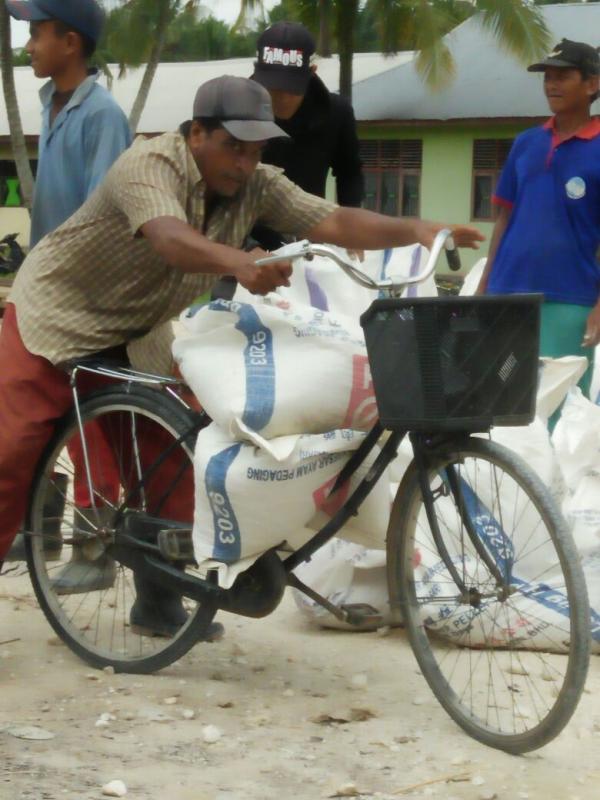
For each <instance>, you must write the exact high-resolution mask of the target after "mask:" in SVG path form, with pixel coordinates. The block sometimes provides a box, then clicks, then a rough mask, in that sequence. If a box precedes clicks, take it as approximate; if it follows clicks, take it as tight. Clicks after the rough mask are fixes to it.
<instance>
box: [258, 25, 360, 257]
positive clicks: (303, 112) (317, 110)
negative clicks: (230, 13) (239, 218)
mask: <svg viewBox="0 0 600 800" xmlns="http://www.w3.org/2000/svg"><path fill="white" fill-rule="evenodd" d="M314 52H315V42H314V39H313V37H312V36H311V34H310V33H309V31H308V30H307V29H306V28H305V27H304V26H303V25H300V24H299V23H295V22H278V23H276V24H275V25H272V26H271V27H270V28H267V30H265V31H264V33H262V34H261V36H260V38H259V40H258V51H257V60H256V63H255V68H254V75H253V76H252V78H253V79H254V80H255V81H257V82H258V83H260V84H262V85H263V86H264V87H265V89H267V90H268V92H269V94H270V95H271V102H272V103H273V113H274V115H275V118H276V120H277V124H278V125H279V127H280V128H282V129H283V130H284V131H285V132H286V133H287V134H289V136H290V138H289V139H274V140H272V141H271V142H269V143H268V145H267V147H266V149H265V152H264V154H263V158H262V161H263V163H265V164H274V165H275V166H277V167H282V169H283V171H284V174H285V175H286V177H288V178H289V179H290V180H292V181H293V182H294V183H296V184H297V185H298V186H300V187H301V188H302V189H304V190H305V191H307V192H310V193H311V194H316V195H318V196H320V197H324V196H325V186H326V182H327V175H328V173H329V170H330V169H331V170H332V171H333V174H334V177H335V183H336V190H337V198H336V199H337V202H338V203H339V205H342V206H360V204H361V202H362V199H363V192H364V185H363V176H362V170H361V161H360V157H359V144H358V137H357V134H356V122H355V119H354V113H353V111H352V106H351V105H350V104H349V103H348V102H347V101H346V100H344V99H343V98H342V97H340V96H339V95H337V94H333V93H331V92H330V91H329V90H328V89H327V87H326V86H325V84H324V83H323V82H322V81H321V79H320V78H319V77H317V75H316V67H315V66H314V65H313V66H311V64H310V59H311V56H312V55H313V54H314ZM255 238H256V239H257V240H258V241H259V242H260V243H261V245H262V246H263V247H265V248H266V249H269V250H270V249H274V248H275V247H278V246H279V245H280V244H281V238H280V237H278V236H277V235H276V234H274V233H273V232H269V233H268V234H267V233H266V232H265V230H264V229H260V230H256V231H255Z"/></svg>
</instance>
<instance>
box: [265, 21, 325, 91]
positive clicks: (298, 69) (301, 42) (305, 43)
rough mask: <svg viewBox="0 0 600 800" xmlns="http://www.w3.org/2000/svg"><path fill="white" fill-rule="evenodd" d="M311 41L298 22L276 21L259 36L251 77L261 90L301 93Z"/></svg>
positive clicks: (308, 73) (306, 77)
mask: <svg viewBox="0 0 600 800" xmlns="http://www.w3.org/2000/svg"><path fill="white" fill-rule="evenodd" d="M314 52H315V40H314V39H313V37H312V36H311V34H310V32H309V31H308V30H307V29H306V28H305V27H304V25H300V23H298V22H277V23H275V25H271V27H270V28H267V29H266V31H264V32H263V33H262V34H261V35H260V36H259V37H258V45H257V52H256V62H255V64H254V75H253V76H252V78H253V79H254V80H255V81H258V83H260V84H261V85H262V86H264V87H265V89H274V90H279V91H282V92H289V93H290V94H304V93H305V92H306V87H307V86H308V82H309V80H310V76H311V74H312V73H311V71H310V57H311V56H312V55H313V53H314Z"/></svg>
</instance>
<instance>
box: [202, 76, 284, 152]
mask: <svg viewBox="0 0 600 800" xmlns="http://www.w3.org/2000/svg"><path fill="white" fill-rule="evenodd" d="M193 113H194V118H197V117H214V118H215V119H218V120H220V121H221V124H222V125H223V127H224V128H225V130H226V131H228V132H229V133H230V134H231V135H232V136H235V138H236V139H240V140H241V141H242V142H260V141H262V140H264V139H275V138H277V137H279V136H287V133H285V131H282V130H281V128H280V127H279V126H278V125H276V124H275V121H274V117H273V107H272V106H271V98H270V97H269V93H268V92H267V90H266V89H263V87H262V86H259V84H258V83H256V82H255V81H252V80H250V79H249V78H235V77H233V75H223V76H221V77H220V78H213V79H212V80H210V81H207V82H206V83H203V84H202V86H201V87H200V88H199V89H198V91H197V92H196V98H195V100H194V112H193Z"/></svg>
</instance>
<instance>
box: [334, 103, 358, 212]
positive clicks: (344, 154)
mask: <svg viewBox="0 0 600 800" xmlns="http://www.w3.org/2000/svg"><path fill="white" fill-rule="evenodd" d="M334 110H335V113H336V114H339V116H340V119H339V123H338V124H339V136H338V140H337V143H336V148H335V155H334V158H333V161H332V163H331V168H332V170H333V174H334V175H335V184H336V190H337V202H338V204H339V205H340V206H350V207H354V208H359V207H360V204H361V203H362V200H363V197H364V180H363V174H362V163H361V160H360V145H359V142H358V135H357V133H356V120H355V119H354V112H353V111H352V106H350V105H349V104H347V103H345V102H344V101H339V103H336V105H335V107H334Z"/></svg>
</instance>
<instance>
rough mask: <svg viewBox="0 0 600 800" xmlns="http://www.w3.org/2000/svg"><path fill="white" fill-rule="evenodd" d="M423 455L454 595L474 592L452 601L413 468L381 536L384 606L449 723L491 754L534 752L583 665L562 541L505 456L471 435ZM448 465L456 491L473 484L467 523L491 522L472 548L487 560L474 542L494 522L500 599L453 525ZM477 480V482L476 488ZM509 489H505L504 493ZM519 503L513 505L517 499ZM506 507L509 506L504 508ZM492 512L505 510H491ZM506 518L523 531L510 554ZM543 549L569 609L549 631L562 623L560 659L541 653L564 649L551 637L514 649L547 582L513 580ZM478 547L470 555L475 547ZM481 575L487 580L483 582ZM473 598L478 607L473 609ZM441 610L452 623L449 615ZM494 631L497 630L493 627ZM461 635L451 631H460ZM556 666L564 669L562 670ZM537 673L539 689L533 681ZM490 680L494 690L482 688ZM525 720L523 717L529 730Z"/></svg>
mask: <svg viewBox="0 0 600 800" xmlns="http://www.w3.org/2000/svg"><path fill="white" fill-rule="evenodd" d="M429 456H430V459H429V460H428V464H429V467H428V479H429V486H430V487H433V488H434V489H435V490H436V491H437V492H438V494H437V496H436V497H435V499H434V505H435V504H437V505H435V515H436V517H435V518H436V520H438V525H439V528H440V531H441V532H442V535H443V537H444V545H445V546H447V548H448V550H449V551H450V554H451V559H452V563H453V564H455V565H457V569H458V573H459V577H460V578H461V580H464V582H463V589H464V587H467V588H468V586H469V583H468V582H469V581H470V582H471V589H470V590H469V592H476V593H477V592H478V593H479V595H478V597H479V606H472V605H470V603H469V602H467V601H466V598H469V597H473V596H474V595H472V594H470V593H467V592H466V591H463V593H462V595H461V594H460V590H459V588H458V586H457V584H456V581H455V580H454V578H451V573H450V571H449V570H448V568H447V567H446V565H445V563H444V560H443V558H442V559H440V556H439V552H438V548H437V547H436V546H435V542H434V537H433V534H432V532H431V528H430V523H429V521H428V520H427V518H426V510H425V507H424V506H425V504H424V502H423V495H422V490H421V485H420V481H419V475H418V470H417V467H416V465H415V462H414V461H413V462H412V464H411V465H410V467H409V468H408V470H407V472H406V474H405V476H404V479H403V481H402V484H401V486H400V488H399V491H398V494H397V496H396V499H395V501H394V505H393V510H392V515H391V519H390V525H389V529H388V536H387V559H388V587H389V593H390V602H391V606H392V608H394V609H396V610H398V611H399V612H400V613H401V615H402V617H403V620H404V623H405V625H406V627H407V631H408V636H409V640H410V643H411V646H412V649H413V652H414V654H415V657H416V659H417V661H418V664H419V666H420V669H421V672H422V674H423V676H424V677H425V679H426V680H427V682H428V684H429V686H430V688H431V690H432V691H433V693H434V695H435V696H436V698H437V699H438V700H439V702H440V703H441V705H442V706H443V707H444V709H445V710H446V711H447V713H448V714H449V715H450V717H451V718H452V719H453V720H454V721H455V722H456V723H457V724H458V725H460V726H461V727H462V728H463V729H464V730H465V731H466V732H467V733H468V734H469V735H470V736H472V737H473V738H475V739H476V740H478V741H480V742H482V743H483V744H486V745H489V746H490V747H494V748H497V749H500V750H504V751H506V752H508V753H512V754H519V753H524V752H528V751H530V750H534V749H536V748H539V747H541V746H543V745H544V744H546V743H547V742H549V741H550V740H551V739H553V738H554V737H555V736H556V735H557V734H558V733H559V732H560V731H561V730H562V729H563V728H564V726H565V725H566V724H567V722H568V721H569V719H570V718H571V716H572V714H573V712H574V710H575V708H576V706H577V703H578V701H579V698H580V696H581V692H582V691H583V687H584V683H585V678H586V674H587V668H588V663H589V655H590V627H589V619H590V617H589V605H588V599H587V592H586V587H585V579H584V575H583V571H582V569H581V565H580V562H579V557H578V554H577V551H576V548H575V545H574V542H573V539H572V536H571V534H570V531H569V529H568V526H567V524H566V522H565V520H564V518H563V517H562V515H561V514H560V511H559V510H558V508H557V506H556V504H555V503H554V501H553V499H552V497H551V495H550V494H549V492H548V490H547V489H546V487H545V486H544V484H543V483H542V482H541V480H540V479H539V478H538V477H537V476H536V475H535V474H534V473H533V472H532V470H530V469H529V467H528V466H527V465H526V464H525V463H524V462H523V461H522V460H521V459H520V458H519V457H518V456H516V455H515V454H514V453H512V452H511V451H509V450H508V449H507V448H505V447H503V446H501V445H498V444H497V443H494V442H491V441H488V440H485V439H483V438H478V437H470V438H468V439H464V440H463V441H462V442H461V443H457V444H456V445H450V448H449V449H448V450H447V452H442V451H440V452H438V453H437V454H436V453H435V451H434V453H432V454H429ZM449 465H454V466H455V469H457V470H458V471H457V474H458V475H459V476H460V481H461V486H462V487H466V486H467V485H469V486H471V487H472V484H473V483H474V482H475V483H476V490H475V493H474V496H475V498H476V499H475V505H474V506H473V508H474V509H475V510H476V511H477V512H478V513H481V516H480V517H477V518H476V519H477V524H480V523H481V524H482V525H486V524H490V525H491V528H489V529H486V528H481V529H480V530H481V531H483V533H482V534H481V541H484V542H485V543H486V547H488V551H489V552H490V553H493V552H494V547H495V545H494V543H493V540H491V539H489V540H488V539H486V538H485V537H486V536H487V533H486V530H487V532H489V533H490V535H493V536H497V535H498V529H497V527H496V528H494V521H496V522H497V521H498V519H499V520H500V526H501V527H500V529H499V530H500V533H499V535H500V541H501V545H502V557H501V558H499V560H498V561H497V562H496V563H498V564H500V566H501V567H502V568H503V569H504V573H503V575H504V576H505V577H506V578H507V579H508V581H509V582H508V583H507V584H506V586H507V587H508V590H507V591H508V592H509V593H510V594H509V596H506V594H507V591H506V587H505V589H504V590H502V591H500V590H499V584H498V582H497V581H496V580H495V579H494V583H493V584H492V578H493V576H492V575H491V573H490V570H489V568H487V567H486V564H485V563H484V560H483V559H482V558H481V557H480V553H479V550H477V549H476V548H475V547H474V545H473V543H472V542H471V541H469V539H468V534H467V531H466V527H465V524H464V519H465V518H464V516H463V517H462V518H461V516H460V512H459V510H458V508H459V507H460V502H459V503H458V505H457V504H456V496H454V497H452V496H451V493H450V492H449V491H448V483H449V482H448V480H446V481H444V478H446V479H447V475H448V473H447V472H445V470H446V469H447V468H448V467H449ZM486 470H487V472H488V473H489V476H493V480H491V478H490V483H489V486H488V477H486V475H485V472H486ZM480 475H483V478H482V479H481V481H480V482H478V483H477V481H479V478H478V476H480ZM474 477H475V479H476V480H474ZM498 479H500V480H499V481H498ZM469 482H470V483H469ZM513 485H514V487H515V488H514V489H512V488H511V487H512V486H513ZM463 491H464V493H463V494H462V497H463V498H464V497H466V496H469V494H468V491H467V489H466V488H463V489H461V492H463ZM494 491H496V492H497V494H498V504H497V506H496V507H494V505H493V504H491V502H490V501H489V499H488V497H489V495H491V494H492V493H493V492H494ZM486 493H487V496H486ZM521 495H522V497H523V498H524V500H523V501H521V500H520V499H519V498H520V497H521ZM482 498H485V500H482ZM509 500H510V502H511V503H512V502H514V508H512V509H511V508H510V506H509V502H508V501H509ZM525 501H526V504H524V503H525ZM502 503H504V507H505V510H504V513H503V512H502V509H501V508H500V505H501V504H502ZM450 505H451V506H452V512H450ZM486 508H487V511H488V512H489V514H488V515H487V516H486V511H485V509H486ZM509 512H510V513H512V515H513V516H512V522H513V524H514V526H515V531H514V532H515V534H517V533H518V534H519V535H520V534H521V532H523V536H525V535H527V536H528V537H529V538H527V539H525V543H524V544H523V545H522V546H521V549H520V550H519V549H518V548H519V545H518V544H517V545H516V546H515V543H514V542H513V540H512V539H511V540H510V542H509V540H508V538H507V536H506V530H505V529H507V530H508V528H509V525H510V524H511V519H510V518H509ZM473 515H474V512H473ZM473 518H475V516H473ZM536 518H537V522H536V523H535V525H533V527H530V526H529V525H528V524H526V523H528V522H529V520H531V521H532V524H533V522H534V520H535V519H536ZM467 524H468V522H467ZM542 526H543V527H542ZM526 528H527V530H528V533H527V534H525V529H526ZM544 530H545V531H546V532H547V536H548V538H547V541H546V540H544V539H543V537H544V536H545V535H546V534H545V533H544ZM465 540H466V541H465ZM496 541H497V540H496ZM490 542H491V544H490ZM548 542H550V543H551V544H552V546H553V547H554V551H555V553H556V557H557V562H556V563H558V564H559V565H560V570H561V573H562V579H564V594H562V595H561V597H565V598H566V601H567V604H568V611H567V615H568V616H567V617H566V619H568V623H564V622H561V623H560V624H565V625H566V627H565V631H566V633H567V634H568V649H567V653H566V655H562V654H560V652H558V653H555V652H550V651H551V650H553V649H557V650H558V651H560V650H561V646H562V647H564V646H565V640H563V639H562V637H561V638H560V641H554V640H552V639H551V638H550V634H548V640H547V641H546V645H545V647H546V650H548V652H543V651H542V652H540V651H531V650H529V651H528V650H527V649H526V645H527V642H526V641H524V638H525V633H529V631H531V635H532V636H533V635H535V631H536V627H537V629H539V628H540V627H541V622H542V619H541V618H540V617H537V616H536V615H535V614H534V615H531V616H529V614H530V613H531V612H529V611H528V610H527V609H528V608H529V606H530V605H531V606H532V607H533V605H534V601H535V598H534V592H536V591H537V590H538V588H539V587H542V586H544V585H545V584H543V583H541V582H540V581H541V580H542V579H543V580H544V581H545V580H546V578H543V576H544V575H546V576H547V578H548V580H550V576H551V575H552V574H553V573H552V570H551V569H550V568H547V569H545V570H544V571H543V572H542V573H541V574H540V576H539V577H536V576H531V578H530V581H529V582H524V581H522V580H521V578H520V577H519V572H520V571H522V570H531V569H532V567H533V565H534V563H536V560H537V559H540V557H541V556H540V554H541V553H542V549H543V546H544V545H545V546H546V548H547V547H548V546H549V545H548ZM478 546H479V548H480V547H481V543H480V542H478ZM511 548H512V549H511ZM443 549H444V548H442V550H443ZM502 558H504V562H502ZM436 559H437V566H435V561H436ZM550 561H551V559H550ZM548 563H549V562H548ZM555 566H556V565H555ZM540 568H541V567H540ZM486 569H487V571H488V575H487V583H486V580H484V578H483V574H484V572H485V570H486ZM536 569H537V565H536ZM436 570H437V572H436ZM552 580H553V583H552V586H553V590H554V591H559V588H557V587H559V583H558V578H557V577H556V576H555V577H554V578H553V579H552ZM528 587H529V588H528ZM486 592H487V594H486ZM494 594H495V599H494ZM481 598H484V600H483V602H482V600H481ZM452 601H454V603H455V606H456V609H457V610H458V612H459V613H458V614H456V613H455V611H454V610H451V609H452V606H451V603H452ZM535 608H539V606H535ZM563 610H564V606H563ZM465 614H466V617H465V616H464V615H465ZM493 614H495V616H493ZM500 614H502V615H503V617H502V618H500V617H499V615H500ZM512 619H516V623H515V624H518V625H522V626H525V625H526V624H529V623H530V622H531V623H535V624H533V625H531V627H530V628H525V630H523V629H522V628H519V629H515V628H513V627H511V625H512V622H511V621H512ZM561 619H562V617H561ZM504 623H506V625H507V627H506V628H503V627H501V626H502V625H503V624H504ZM544 624H545V623H544ZM461 626H462V627H463V632H462V633H460V632H459V631H460V628H461ZM455 628H456V629H458V630H454V629H455ZM539 633H540V631H539V630H538V635H539ZM453 635H454V644H453V643H452V636H453ZM544 635H546V634H544ZM482 640H483V641H482ZM486 645H487V646H486ZM467 667H468V669H467ZM559 667H564V668H563V669H562V670H561V669H559ZM534 670H535V672H534ZM465 673H466V678H465V679H464V680H465V681H467V680H470V681H472V680H476V681H478V683H477V684H476V685H475V686H470V688H467V686H466V685H465V686H464V687H463V686H462V682H463V676H464V675H465ZM538 675H539V677H540V681H541V685H542V686H541V688H540V687H539V686H537V685H536V684H534V680H535V679H536V678H537V677H538ZM486 676H487V677H486ZM508 676H510V677H508ZM496 677H497V678H498V680H499V686H498V687H496V685H493V686H490V683H493V681H494V680H495V679H496ZM486 679H487V681H488V685H487V689H486V687H485V681H486ZM482 687H483V689H482ZM504 690H506V692H505V693H506V695H507V697H506V698H499V693H500V692H501V691H504ZM486 691H487V694H486ZM486 702H487V707H485V705H486ZM527 702H529V703H531V704H532V705H533V706H534V711H533V712H532V710H531V708H527V706H526V703H527ZM503 703H506V705H503ZM523 703H525V706H523ZM484 707H485V708H484ZM540 708H541V710H542V711H541V712H540V710H539V709H540ZM528 717H529V718H531V717H534V719H533V721H532V726H531V727H529V721H528ZM511 720H512V730H511Z"/></svg>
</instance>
